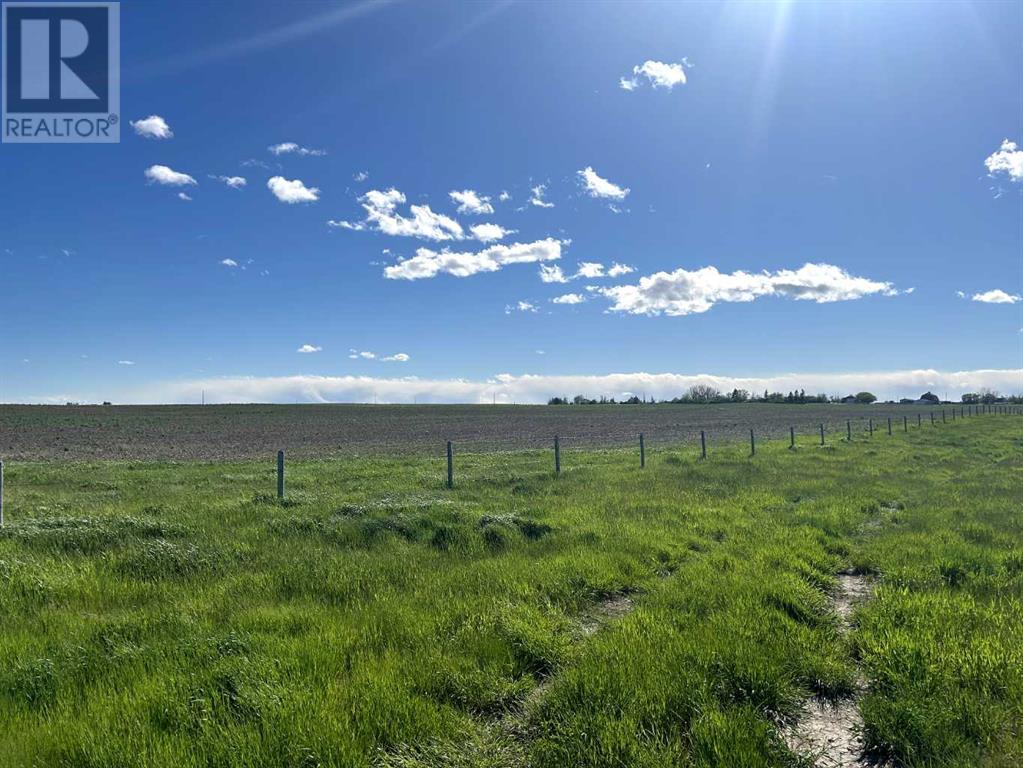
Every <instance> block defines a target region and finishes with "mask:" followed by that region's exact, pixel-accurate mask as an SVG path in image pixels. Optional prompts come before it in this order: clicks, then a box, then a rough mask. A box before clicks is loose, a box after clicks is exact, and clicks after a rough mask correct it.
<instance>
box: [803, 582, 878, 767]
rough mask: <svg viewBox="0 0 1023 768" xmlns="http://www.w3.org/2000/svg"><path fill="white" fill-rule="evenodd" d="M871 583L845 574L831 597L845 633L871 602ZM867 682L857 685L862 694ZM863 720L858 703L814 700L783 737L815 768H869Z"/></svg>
mask: <svg viewBox="0 0 1023 768" xmlns="http://www.w3.org/2000/svg"><path fill="white" fill-rule="evenodd" d="M872 591H873V590H872V585H871V582H870V581H869V580H868V579H867V578H866V577H865V576H861V575H859V574H852V573H842V574H839V576H838V588H837V589H836V590H835V593H834V595H833V596H832V607H833V608H834V609H835V613H837V614H838V616H839V619H840V622H841V625H840V628H841V631H842V633H843V634H844V633H847V632H848V631H849V629H850V616H851V615H852V612H853V609H854V608H855V607H856V605H857V604H858V603H861V602H863V601H864V600H869V599H870V596H871V594H872ZM863 686H864V681H863V680H862V679H860V678H858V679H857V681H856V687H857V689H859V690H862V689H863ZM862 733H863V717H862V716H861V715H860V710H859V707H858V706H857V704H856V700H855V699H843V700H841V701H837V702H832V701H826V700H822V699H811V700H809V701H807V702H806V703H805V704H804V706H803V712H802V713H801V715H800V717H799V720H798V721H797V722H796V724H795V725H794V726H792V727H791V728H789V729H787V730H786V731H785V733H784V734H783V736H784V738H785V743H786V744H787V745H788V748H789V749H791V750H792V751H793V752H795V753H797V754H799V755H803V756H804V757H807V758H810V759H811V760H813V765H814V766H815V768H866V766H869V765H871V764H870V763H869V762H867V760H866V759H865V758H864V757H863V737H862Z"/></svg>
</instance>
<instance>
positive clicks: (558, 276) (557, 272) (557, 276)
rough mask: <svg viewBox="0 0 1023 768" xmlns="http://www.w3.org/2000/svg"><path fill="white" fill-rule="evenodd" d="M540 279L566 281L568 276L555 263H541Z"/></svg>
mask: <svg viewBox="0 0 1023 768" xmlns="http://www.w3.org/2000/svg"><path fill="white" fill-rule="evenodd" d="M540 280H542V281H543V282H545V283H567V282H568V278H567V277H565V273H564V272H562V271H561V267H559V266H558V265H557V264H541V265H540Z"/></svg>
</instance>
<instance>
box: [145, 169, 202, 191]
mask: <svg viewBox="0 0 1023 768" xmlns="http://www.w3.org/2000/svg"><path fill="white" fill-rule="evenodd" d="M146 178H147V179H148V180H149V181H150V182H154V183H156V184H166V185H168V186H171V187H184V186H186V185H188V184H198V183H199V182H197V181H196V180H195V179H193V178H192V177H191V176H189V175H188V174H187V173H179V172H178V171H175V170H172V169H171V168H168V167H167V166H166V165H151V166H149V167H148V168H146Z"/></svg>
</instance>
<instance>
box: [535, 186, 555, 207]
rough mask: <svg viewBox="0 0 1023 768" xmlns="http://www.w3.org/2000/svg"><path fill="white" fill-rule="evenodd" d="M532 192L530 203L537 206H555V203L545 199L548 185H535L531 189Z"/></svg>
mask: <svg viewBox="0 0 1023 768" xmlns="http://www.w3.org/2000/svg"><path fill="white" fill-rule="evenodd" d="M530 192H531V194H530V196H529V204H530V205H534V206H536V207H537V208H553V207H554V203H551V202H548V201H547V200H545V199H544V196H545V195H546V194H547V185H546V184H537V185H536V186H535V187H533V188H532V189H531V190H530Z"/></svg>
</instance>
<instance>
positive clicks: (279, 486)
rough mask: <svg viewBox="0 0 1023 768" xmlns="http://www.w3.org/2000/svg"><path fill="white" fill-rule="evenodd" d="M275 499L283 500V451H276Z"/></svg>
mask: <svg viewBox="0 0 1023 768" xmlns="http://www.w3.org/2000/svg"><path fill="white" fill-rule="evenodd" d="M277 498H278V499H283V498H284V451H277Z"/></svg>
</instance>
